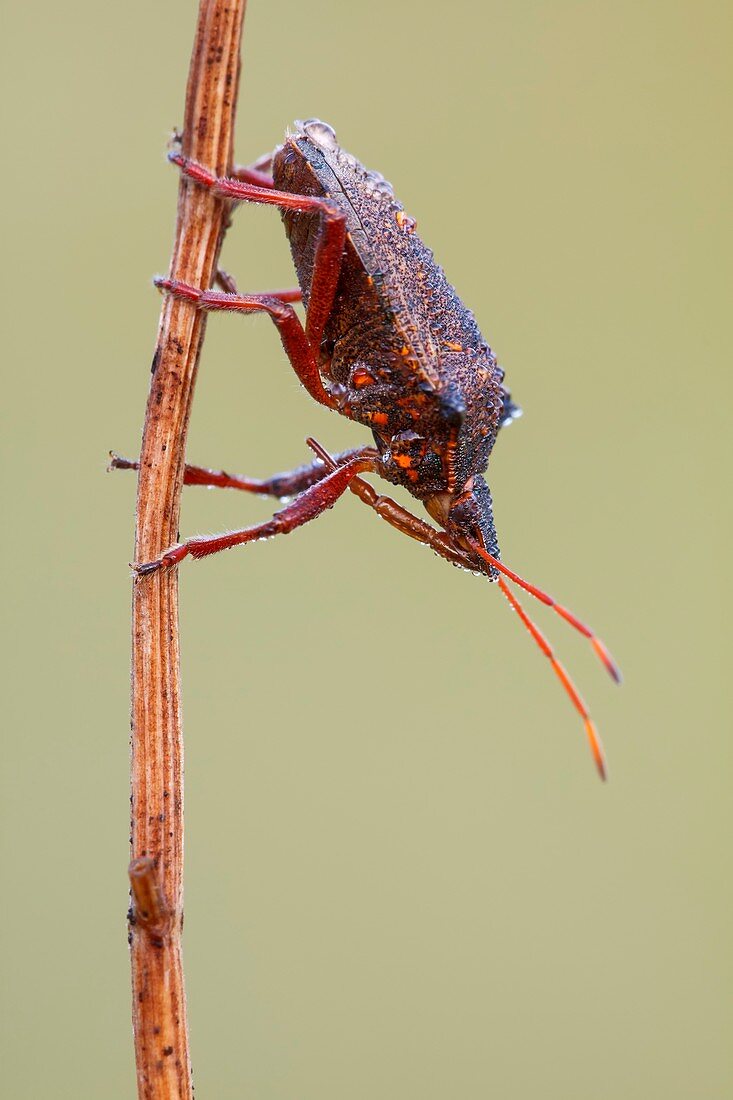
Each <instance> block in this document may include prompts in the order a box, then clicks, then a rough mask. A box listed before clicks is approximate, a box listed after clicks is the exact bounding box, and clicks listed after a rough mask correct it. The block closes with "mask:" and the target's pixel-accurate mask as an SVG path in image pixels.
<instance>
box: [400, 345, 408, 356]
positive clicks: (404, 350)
mask: <svg viewBox="0 0 733 1100" xmlns="http://www.w3.org/2000/svg"><path fill="white" fill-rule="evenodd" d="M409 354H410V349H409V348H408V346H407V344H403V345H402V347H401V348H400V355H405V356H406V355H409Z"/></svg>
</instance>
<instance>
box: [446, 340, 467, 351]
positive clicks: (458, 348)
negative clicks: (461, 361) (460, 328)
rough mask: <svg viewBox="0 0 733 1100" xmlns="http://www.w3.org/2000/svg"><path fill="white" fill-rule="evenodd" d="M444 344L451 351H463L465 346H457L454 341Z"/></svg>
mask: <svg viewBox="0 0 733 1100" xmlns="http://www.w3.org/2000/svg"><path fill="white" fill-rule="evenodd" d="M443 343H444V344H445V346H446V347H447V348H450V350H451V351H463V344H456V343H454V342H453V341H452V340H444V341H443Z"/></svg>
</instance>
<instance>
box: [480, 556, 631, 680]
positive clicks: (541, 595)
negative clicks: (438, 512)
mask: <svg viewBox="0 0 733 1100" xmlns="http://www.w3.org/2000/svg"><path fill="white" fill-rule="evenodd" d="M466 541H467V542H469V543H470V544H471V547H472V548H473V549H474V550H475V551H476V553H477V554H479V555H480V557H482V558H483V559H484V561H487V562H488V563H489V565H492V566H493V567H494V569H497V570H498V571H499V572H500V573H503V574H504V576H505V577H508V578H509V580H510V581H514V583H515V584H517V585H519V587H520V588H523V589H524V591H525V592H529V594H530V596H534V597H535V599H538V600H539V601H540V603H543V604H545V605H546V606H547V607H551V608H552V609H553V611H556V612H557V614H558V615H559V616H560V618H562V619H565V621H566V622H568V623H570V625H571V626H572V627H574V628H575V630H577V631H578V633H580V634H582V635H583V637H584V638H588V640H589V641H590V644H591V645H592V646H593V649H594V650H595V652H596V654H597V655H598V657H599V658H600V660H601V662H602V663H603V665H604V667H605V669H606V671H607V672H608V675H609V676H610V677H611V679H612V680H613V681H614V682H615V683H617V684H620V683H621V679H622V677H621V669H620V668H619V667H618V665H617V664H616V662H615V661H614V659H613V657H612V656H611V654H610V653H609V651H608V649H607V648H606V646H605V644H604V643H603V642H602V641H601V639H600V638H599V637H598V636H597V635H596V634H594V633H593V631H592V630H591V628H590V627H589V626H586V625H585V623H584V622H581V620H580V619H579V618H578V617H577V615H574V614H573V613H572V611H569V610H568V609H567V607H563V606H562V604H559V603H558V602H557V600H554V599H553V598H552V596H549V595H548V594H547V592H543V591H542V589H541V588H537V586H536V585H534V584H530V582H529V581H525V580H524V578H523V577H520V576H519V575H518V574H517V573H515V572H514V571H513V570H512V569H508V568H507V566H506V565H504V564H503V563H502V562H500V561H499V559H498V558H495V557H494V555H493V554H490V553H489V552H488V550H484V548H483V546H481V544H480V543H478V542H476V541H475V539H472V538H467V539H466Z"/></svg>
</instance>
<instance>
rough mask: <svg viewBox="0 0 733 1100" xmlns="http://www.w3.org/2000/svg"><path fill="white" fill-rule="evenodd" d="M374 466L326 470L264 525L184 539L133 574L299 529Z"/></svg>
mask: <svg viewBox="0 0 733 1100" xmlns="http://www.w3.org/2000/svg"><path fill="white" fill-rule="evenodd" d="M375 467H376V462H375V460H374V459H371V458H363V459H361V458H358V459H353V460H352V461H351V462H348V463H347V464H346V465H345V466H339V467H337V468H336V469H335V470H330V472H329V473H327V474H326V476H325V477H323V478H322V479H321V480H320V481H318V482H316V484H315V485H311V486H310V488H308V489H306V490H305V491H304V492H302V493H301V494H300V495H299V496H297V497H296V498H295V500H293V501H292V502H291V503H290V504H288V505H287V506H286V507H285V508H282V509H281V510H280V511H279V512H276V513H275V515H274V516H273V517H272V519H269V520H266V521H265V522H264V523H256V524H254V525H253V526H252V527H244V528H242V529H241V530H238V531H227V532H226V533H225V534H221V535H207V536H204V537H200V538H192V539H187V540H186V541H185V542H181V543H178V544H177V545H175V546H171V547H169V549H168V550H165V551H164V552H163V553H162V554H161V556H160V557H159V558H156V559H155V561H149V562H140V563H138V564H136V565H135V566H134V567H133V568H134V569H135V572H136V573H138V574H139V575H141V576H144V575H146V574H148V573H155V572H157V570H158V569H161V568H170V567H171V566H173V565H178V563H179V562H181V561H183V559H184V558H187V557H189V555H190V556H191V557H193V558H204V557H207V556H208V555H209V554H218V553H219V552H220V551H222V550H231V549H232V547H234V546H241V545H242V544H244V543H247V542H255V541H257V540H258V539H267V538H272V537H273V535H287V534H289V533H290V531H294V530H295V529H296V527H302V526H303V524H304V523H309V522H310V521H311V520H313V519H316V518H317V517H318V516H320V515H322V514H323V513H324V512H326V511H327V510H328V509H329V508H332V507H333V506H334V504H335V503H336V501H337V500H338V499H339V497H341V496H343V494H344V493H345V492H346V490H347V489H348V487H349V484H350V483H351V482H352V481H353V479H354V478H355V477H356V476H357V474H360V473H365V472H367V471H373V470H374V469H375Z"/></svg>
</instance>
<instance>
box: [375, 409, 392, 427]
mask: <svg viewBox="0 0 733 1100" xmlns="http://www.w3.org/2000/svg"><path fill="white" fill-rule="evenodd" d="M371 419H372V421H373V422H374V423H375V424H382V425H384V424H386V423H387V421H388V420H389V417H388V416H387V414H386V413H383V412H377V413H372V415H371Z"/></svg>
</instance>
